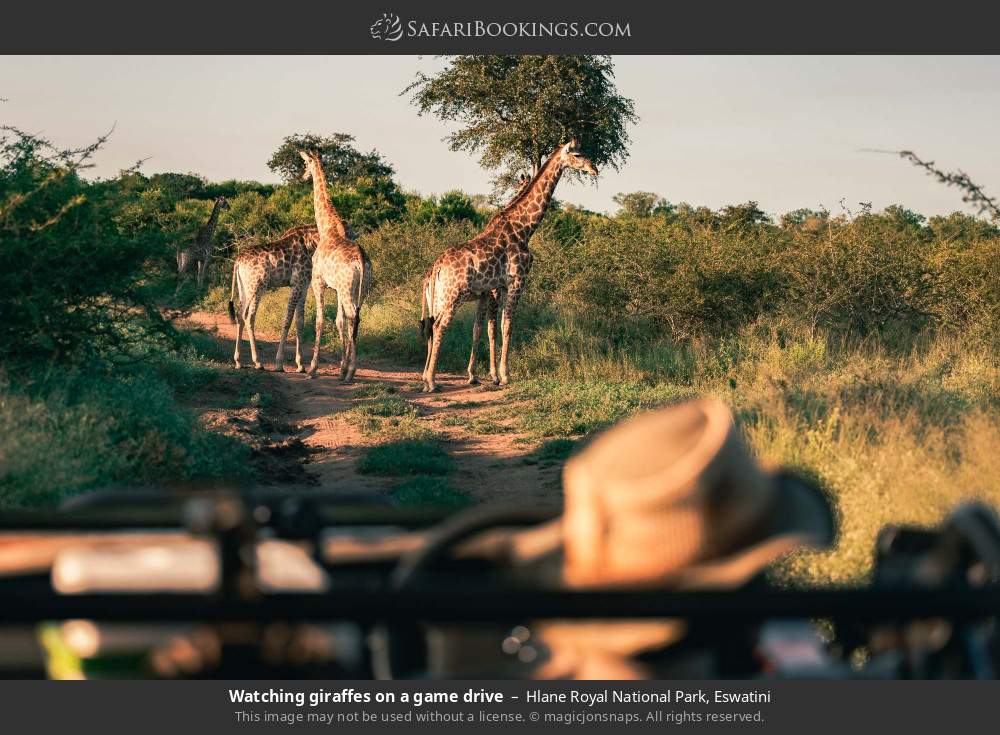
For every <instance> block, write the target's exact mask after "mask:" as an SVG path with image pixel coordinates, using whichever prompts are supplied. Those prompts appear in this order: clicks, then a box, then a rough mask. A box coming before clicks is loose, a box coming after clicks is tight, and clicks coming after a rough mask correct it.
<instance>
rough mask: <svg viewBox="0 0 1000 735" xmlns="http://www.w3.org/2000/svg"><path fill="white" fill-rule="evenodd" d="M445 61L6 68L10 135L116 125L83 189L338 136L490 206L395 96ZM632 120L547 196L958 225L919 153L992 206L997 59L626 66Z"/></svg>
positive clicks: (84, 60) (261, 163) (4, 108)
mask: <svg viewBox="0 0 1000 735" xmlns="http://www.w3.org/2000/svg"><path fill="white" fill-rule="evenodd" d="M444 63H445V62H444V61H442V60H441V59H438V58H434V57H405V56H359V57H350V56H320V57H310V56H290V57H281V56H160V57H156V56H136V57H127V56H110V57H102V56H82V57H73V56H47V57H37V56H36V57H32V56H8V57H2V56H0V98H6V100H7V101H6V102H2V103H0V122H2V123H7V124H13V125H16V126H18V127H20V128H23V129H26V130H29V131H31V132H35V133H43V134H45V135H46V136H47V137H48V138H50V139H51V140H53V141H54V142H55V143H57V144H59V145H62V146H66V147H72V146H80V145H85V144H87V143H90V142H92V141H93V140H94V139H95V138H96V137H97V136H98V135H100V134H102V133H104V132H106V131H107V130H109V129H110V128H111V127H112V126H114V128H115V129H114V134H113V135H112V137H111V139H110V140H109V141H108V143H107V145H106V147H105V148H104V149H103V150H102V151H101V152H100V153H99V154H98V157H97V166H96V167H95V168H94V169H92V170H91V172H90V175H92V176H113V175H114V174H116V173H117V172H118V171H119V170H120V169H122V168H125V167H128V166H131V165H132V164H134V163H135V162H136V161H137V160H139V159H143V158H148V159H149V160H148V161H146V163H145V164H144V165H143V168H142V170H143V171H144V172H146V173H147V174H148V173H156V172H160V171H178V172H194V173H198V174H201V175H203V176H205V177H207V178H209V179H211V180H221V179H231V178H237V179H256V180H259V181H276V180H277V179H276V177H275V175H274V174H272V173H271V172H270V171H269V170H268V168H267V160H268V158H269V157H270V155H271V153H272V152H273V151H274V150H275V149H276V148H277V147H278V145H280V143H281V140H282V139H283V138H284V137H285V136H286V135H289V134H292V133H301V132H314V133H320V134H329V133H333V132H346V133H350V134H352V135H354V136H355V137H356V138H357V145H358V147H359V148H360V149H362V150H365V151H367V150H371V149H372V148H375V149H377V150H378V151H379V152H380V153H381V154H382V155H383V156H384V157H385V158H386V159H387V160H388V161H389V162H390V163H391V164H392V165H393V166H394V167H395V169H396V172H397V177H398V179H399V182H400V184H401V186H402V187H403V188H404V189H405V190H407V191H419V192H421V193H424V194H429V193H441V192H444V191H447V190H449V189H455V188H459V189H463V190H465V191H467V192H470V193H486V192H488V191H489V189H490V185H489V179H490V174H489V172H487V171H484V170H483V169H481V168H480V167H479V165H478V163H477V159H476V157H475V156H473V155H469V154H467V153H460V152H459V153H454V152H451V151H450V150H448V146H447V143H445V142H444V140H443V138H444V136H446V135H447V134H448V133H449V132H450V131H451V130H453V129H454V128H453V127H450V125H449V124H446V123H442V122H441V121H439V120H438V119H436V118H434V117H433V116H423V117H420V116H418V115H417V112H416V108H414V107H413V106H412V104H411V103H410V101H409V99H408V97H406V96H401V94H400V92H401V91H402V90H403V88H404V87H405V86H406V85H407V84H408V83H409V82H410V81H412V79H413V78H414V75H415V73H416V72H417V71H424V72H426V73H433V72H434V71H435V70H437V69H439V68H441V66H442V65H443V64H444ZM614 63H615V79H616V84H617V86H618V89H619V91H620V92H621V94H623V95H625V96H627V97H629V98H631V99H633V100H634V101H635V107H636V112H637V113H638V115H639V118H640V119H639V122H638V123H637V124H636V125H635V126H634V127H632V128H631V129H630V131H629V132H630V135H631V138H632V143H631V147H630V154H629V158H628V160H627V161H626V163H625V165H624V166H623V167H622V169H621V170H620V171H617V172H616V171H614V170H611V169H607V170H605V171H602V173H601V176H600V178H599V180H598V181H597V182H596V184H572V183H569V182H565V183H562V184H560V188H559V190H558V191H557V193H556V196H557V197H558V198H560V199H562V200H564V201H568V202H572V203H575V204H578V205H581V206H584V207H587V208H589V209H593V210H596V211H608V212H613V211H614V210H615V209H616V206H615V205H614V203H613V202H612V197H613V196H614V195H615V194H616V193H618V192H629V191H638V190H642V191H653V192H656V193H658V194H660V195H661V196H663V197H665V198H666V199H668V200H669V201H672V202H689V203H691V204H695V205H707V206H710V207H713V208H717V207H721V206H724V205H727V204H735V203H741V202H746V201H749V200H754V201H757V202H758V203H759V205H760V206H761V208H762V209H764V210H765V211H767V212H769V213H771V214H774V215H777V214H780V213H783V212H787V211H790V210H793V209H797V208H799V207H810V208H819V207H826V208H827V209H829V210H830V211H833V212H835V213H837V212H840V211H841V204H840V202H841V201H842V200H843V202H844V204H845V205H846V206H847V207H848V208H849V209H857V204H858V203H859V202H871V203H872V204H873V205H874V207H875V208H876V209H881V208H883V207H885V206H887V205H889V204H903V205H904V206H907V207H909V208H910V209H913V210H916V211H918V212H921V213H923V214H926V215H933V214H945V213H948V212H951V211H955V210H963V211H967V208H966V207H965V205H964V204H963V203H962V201H961V198H960V196H959V194H958V192H956V191H954V190H952V189H947V188H945V187H943V186H941V185H940V184H938V183H936V182H934V181H933V180H932V179H931V178H929V177H927V176H926V175H924V174H923V172H921V171H920V170H918V169H916V168H914V167H913V166H911V165H910V164H908V163H906V162H904V161H902V160H900V159H899V158H897V157H895V156H892V155H886V154H878V153H870V152H865V151H864V150H863V149H892V150H899V149H910V150H913V151H915V152H917V153H918V154H919V155H921V156H922V157H924V158H926V159H931V160H934V161H936V162H937V163H938V164H939V165H940V166H941V167H943V168H945V169H948V170H952V169H962V170H964V171H966V172H967V173H969V174H970V175H971V176H972V178H973V180H974V181H976V182H977V183H980V184H981V185H983V186H984V187H985V188H986V190H987V192H988V193H992V194H1000V146H997V145H996V143H995V138H994V136H995V125H996V120H998V119H1000V57H971V56H938V57H934V56H917V57H906V56H885V57H874V56H618V57H615V58H614Z"/></svg>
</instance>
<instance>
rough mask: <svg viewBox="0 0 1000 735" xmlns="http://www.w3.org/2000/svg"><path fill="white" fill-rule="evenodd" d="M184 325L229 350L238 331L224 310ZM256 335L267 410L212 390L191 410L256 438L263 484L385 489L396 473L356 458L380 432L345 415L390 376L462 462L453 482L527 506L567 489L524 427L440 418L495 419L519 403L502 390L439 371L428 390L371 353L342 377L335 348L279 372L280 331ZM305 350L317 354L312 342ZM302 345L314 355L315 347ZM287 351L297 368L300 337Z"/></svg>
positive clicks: (234, 385) (414, 375)
mask: <svg viewBox="0 0 1000 735" xmlns="http://www.w3.org/2000/svg"><path fill="white" fill-rule="evenodd" d="M179 325H180V326H182V327H183V328H186V329H193V330H201V331H204V332H206V333H207V334H210V335H212V336H213V337H214V338H216V339H217V341H218V342H219V343H220V344H219V355H231V354H232V349H233V340H234V339H235V333H236V329H235V326H234V325H233V324H231V323H230V322H229V320H228V319H227V318H226V317H224V316H221V315H218V314H212V313H208V312H193V313H190V314H187V315H186V316H185V317H184V318H183V319H181V320H179ZM257 336H258V340H257V344H258V349H259V350H260V355H261V359H262V361H263V363H264V365H265V367H266V368H268V369H269V371H267V372H264V373H263V374H262V375H261V380H262V381H263V387H264V390H265V391H266V392H267V394H268V397H269V400H268V401H267V404H266V409H264V410H260V409H255V408H252V407H246V406H238V407H236V408H232V409H229V408H219V407H218V401H213V400H205V399H206V398H209V397H207V396H202V397H201V399H200V400H199V398H197V397H196V398H195V400H194V407H195V408H196V409H197V410H199V411H200V413H201V414H202V417H203V420H204V421H205V423H206V424H207V425H209V426H212V427H213V428H218V429H220V430H228V431H230V432H236V433H239V432H243V433H244V434H246V435H247V436H251V439H250V441H251V444H252V445H254V444H255V443H256V444H257V445H259V447H258V448H259V450H260V451H257V452H255V455H256V456H257V459H256V460H255V461H256V462H257V463H258V474H259V475H261V476H262V482H263V483H266V484H268V485H272V486H279V487H284V488H287V489H296V488H306V487H308V488H311V489H314V490H315V489H316V488H317V487H319V488H323V489H325V490H328V491H330V492H338V491H352V492H356V491H362V492H371V493H376V494H379V493H383V492H384V491H385V489H386V488H387V487H388V486H389V485H390V484H392V482H393V480H392V479H389V478H381V477H374V476H370V475H362V474H358V472H357V471H356V464H357V460H358V457H359V456H360V455H361V453H362V452H363V451H364V449H365V447H368V446H371V445H372V444H375V443H377V442H378V441H379V439H378V437H377V436H369V435H366V434H365V433H363V432H362V430H361V429H360V428H359V427H358V426H357V425H356V422H352V421H350V420H348V419H347V418H346V417H345V416H343V412H344V411H347V410H349V409H351V408H352V407H353V406H354V405H355V404H356V402H357V401H358V400H359V398H358V396H357V395H356V391H357V390H358V389H359V388H360V387H361V386H363V385H365V384H371V383H385V384H388V385H391V386H392V387H393V388H395V389H396V391H397V395H398V396H399V397H400V398H403V399H405V400H407V401H409V402H410V403H411V404H412V405H414V406H415V407H416V408H417V410H418V411H419V412H420V418H419V419H418V420H419V421H420V422H421V423H422V424H424V425H426V426H427V428H430V429H432V430H433V431H434V432H435V434H436V435H437V436H438V437H439V438H440V440H441V441H442V443H443V446H444V447H445V449H446V450H447V451H448V452H449V454H451V455H452V457H454V459H455V461H456V464H457V471H456V472H455V474H454V475H453V477H452V482H453V484H454V485H455V486H456V487H458V488H461V489H464V490H465V491H466V492H468V493H469V495H470V496H471V497H472V498H473V499H474V500H476V501H478V502H502V501H515V502H528V503H531V502H553V501H555V500H557V499H558V497H559V495H560V493H561V490H560V489H559V484H558V473H559V470H558V468H556V467H544V466H540V465H538V464H535V463H532V462H531V460H530V455H531V453H532V451H533V450H534V448H535V447H536V446H537V442H535V441H532V440H530V439H529V438H528V437H526V436H524V435H523V434H518V433H506V432H505V433H487V434H478V433H475V432H473V431H470V430H469V429H468V428H466V426H456V425H452V424H453V423H454V421H452V422H450V423H447V422H445V421H444V419H445V418H447V417H461V418H463V419H469V420H475V419H477V418H479V417H481V416H486V415H487V414H489V415H491V420H492V422H493V423H494V425H495V424H496V413H497V411H498V410H500V411H502V410H503V409H504V407H509V408H510V409H512V410H514V409H515V408H516V407H514V406H510V402H509V401H508V400H507V398H506V393H505V392H504V391H503V390H496V389H494V388H493V387H492V386H488V387H483V386H468V385H466V384H465V376H464V375H463V376H458V375H454V374H441V375H440V376H439V383H440V384H441V392H440V393H434V394H427V393H422V392H421V391H420V382H419V367H412V368H406V367H400V366H398V365H392V364H389V363H387V362H385V361H377V360H372V359H370V358H368V357H366V356H365V355H364V354H363V353H362V352H360V351H359V354H358V371H357V374H356V376H355V381H354V383H353V384H350V385H344V384H343V383H340V382H339V381H338V380H337V373H338V365H337V360H338V359H339V354H335V353H331V352H330V350H324V351H323V352H322V353H321V362H320V367H319V371H318V373H317V375H316V377H315V378H313V379H310V378H309V377H307V376H306V375H304V374H301V373H294V372H286V373H283V374H278V373H275V372H270V369H272V368H273V366H274V354H275V351H276V349H277V341H276V335H272V334H262V333H258V335H257ZM308 348H309V350H310V351H311V349H312V345H311V344H309V345H308ZM303 352H304V354H305V359H306V360H307V361H308V357H309V355H310V354H311V352H307V350H303ZM243 353H244V357H245V361H246V360H248V354H249V345H248V344H246V343H245V342H244V345H243ZM286 355H287V357H288V364H286V366H285V369H286V370H289V369H294V342H292V344H291V345H289V346H286ZM229 364H230V365H231V364H232V363H231V362H230V363H229ZM247 369H248V368H243V370H247ZM238 384H239V374H238V373H237V371H236V370H235V369H234V370H233V371H232V378H229V379H223V381H221V385H215V386H214V387H213V390H216V391H219V390H221V391H226V390H231V391H233V392H236V391H238ZM465 423H467V422H465ZM251 424H253V430H252V431H251V430H250V428H249V427H250V425H251ZM526 460H527V461H526Z"/></svg>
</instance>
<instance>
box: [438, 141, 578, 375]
mask: <svg viewBox="0 0 1000 735" xmlns="http://www.w3.org/2000/svg"><path fill="white" fill-rule="evenodd" d="M567 167H568V168H574V169H577V170H579V171H585V172H587V173H589V174H590V175H591V176H596V175H597V169H596V168H595V167H594V164H592V163H591V162H590V161H589V160H587V158H585V157H584V156H583V154H582V153H581V152H580V149H579V144H578V143H577V141H576V140H571V141H570V142H569V143H567V144H566V145H563V146H560V147H559V148H557V149H556V150H555V152H554V153H553V154H552V155H551V156H550V157H549V159H548V160H547V161H546V162H545V164H544V165H543V166H542V168H541V169H540V170H539V172H538V173H537V174H536V175H535V176H534V177H533V178H532V179H531V181H530V182H529V183H528V184H527V185H523V186H522V187H521V190H520V191H519V193H518V194H517V195H515V196H514V198H513V199H512V200H511V201H510V203H508V204H507V206H506V207H504V209H503V210H501V211H500V212H498V213H497V214H496V216H494V217H493V219H491V220H490V221H489V222H488V223H487V225H486V227H485V228H484V229H483V231H482V232H481V233H480V234H479V235H476V237H474V238H472V239H471V240H469V241H468V242H466V243H463V244H461V245H454V246H452V247H450V248H448V249H447V250H445V251H444V252H443V253H442V254H441V255H439V256H438V258H437V260H435V261H434V265H433V266H431V269H430V272H429V273H428V274H427V276H426V277H425V278H424V286H423V289H422V291H423V292H422V294H421V319H420V333H421V335H423V337H424V338H425V339H426V340H427V360H426V362H425V363H424V372H423V380H424V390H425V391H435V390H437V389H438V386H437V384H436V383H435V382H434V372H435V368H436V366H437V359H438V353H439V351H440V350H441V335H442V334H443V333H444V330H445V329H447V328H448V324H449V323H450V322H451V320H452V317H454V315H455V310H456V309H457V308H458V307H459V306H460V305H461V304H462V303H463V302H465V301H471V300H473V299H478V301H479V305H478V307H477V310H476V320H475V322H474V323H473V327H472V344H473V349H472V355H471V356H470V358H469V368H468V376H469V379H468V382H469V384H475V383H476V375H475V368H476V350H475V346H476V344H477V343H478V341H479V338H480V335H481V333H482V320H483V317H484V316H486V315H487V312H489V314H488V317H489V318H488V320H487V333H488V339H489V343H490V377H491V378H492V379H493V382H494V383H497V384H499V385H506V384H507V383H508V382H509V380H510V378H509V373H508V357H509V353H510V330H511V326H512V324H513V321H514V313H515V311H516V310H517V302H518V300H519V299H520V297H521V293H522V292H523V291H524V287H525V285H526V282H527V277H528V272H529V271H530V270H531V260H532V256H531V252H530V251H529V250H528V240H529V239H530V238H531V235H532V233H534V231H535V228H537V227H538V224H539V223H540V222H541V221H542V217H543V216H544V215H545V210H546V208H547V207H548V205H549V202H550V201H551V200H552V194H553V192H554V191H555V188H556V184H558V183H559V178H560V177H561V176H562V172H563V171H564V170H565V169H566V168H567ZM501 304H502V305H503V312H502V322H501V325H500V336H501V341H502V343H501V347H500V369H499V371H498V370H497V365H496V354H495V341H496V340H495V334H494V330H495V322H496V312H497V310H498V309H499V308H500V305H501Z"/></svg>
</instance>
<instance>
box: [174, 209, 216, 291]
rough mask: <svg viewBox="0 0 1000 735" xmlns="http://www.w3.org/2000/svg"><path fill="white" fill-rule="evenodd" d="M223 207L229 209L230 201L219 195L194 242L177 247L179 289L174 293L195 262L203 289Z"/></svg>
mask: <svg viewBox="0 0 1000 735" xmlns="http://www.w3.org/2000/svg"><path fill="white" fill-rule="evenodd" d="M223 209H229V201H228V200H227V199H226V198H225V197H222V196H220V197H217V198H216V200H215V203H214V204H213V205H212V214H211V215H210V216H209V218H208V222H206V223H205V226H204V227H202V228H201V229H199V230H198V234H197V235H195V238H194V242H192V243H191V244H190V245H188V246H187V247H186V248H184V249H183V250H182V249H181V248H179V247H178V248H177V289H176V290H175V291H174V295H175V296H176V295H177V292H179V291H180V289H181V276H182V275H184V274H185V273H187V271H188V270H189V269H190V268H191V264H192V263H194V264H195V267H196V268H197V276H196V278H197V284H198V288H199V289H201V286H202V284H203V283H204V281H205V272H206V271H207V270H208V261H209V260H211V258H212V250H213V247H212V237H213V236H214V235H215V226H216V225H217V224H218V223H219V214H220V212H221V211H222V210H223Z"/></svg>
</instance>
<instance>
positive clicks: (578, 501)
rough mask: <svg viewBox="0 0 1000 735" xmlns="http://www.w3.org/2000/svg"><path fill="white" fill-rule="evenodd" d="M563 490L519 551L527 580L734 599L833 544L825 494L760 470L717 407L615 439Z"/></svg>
mask: <svg viewBox="0 0 1000 735" xmlns="http://www.w3.org/2000/svg"><path fill="white" fill-rule="evenodd" d="M563 484H564V488H565V508H564V512H563V516H562V518H561V519H560V520H559V521H556V522H553V523H552V524H548V525H546V526H542V527H538V528H536V529H533V530H530V531H525V532H522V533H520V534H517V538H516V539H512V541H514V544H513V546H514V549H513V551H514V554H513V555H514V556H515V557H519V561H520V562H521V563H522V564H524V565H525V566H522V569H523V570H524V571H526V572H529V573H534V574H541V575H542V576H544V577H547V578H549V579H550V580H551V581H555V582H557V583H558V584H560V585H563V586H568V587H574V588H581V587H615V586H630V587H636V586H643V587H660V586H669V587H671V588H678V589H681V588H711V587H719V588H725V587H734V586H739V585H741V584H743V583H744V582H746V581H748V580H749V579H750V578H752V577H753V576H755V575H756V574H758V573H759V572H760V571H761V570H762V569H763V568H764V567H766V566H767V565H768V564H769V563H771V562H772V561H774V560H776V559H777V558H778V557H780V556H782V555H784V554H785V553H787V552H789V551H791V550H792V549H794V548H796V547H800V546H811V547H825V546H829V545H830V544H831V543H832V542H833V539H834V536H835V524H834V518H833V513H832V511H831V509H830V505H829V503H828V501H827V499H826V497H825V496H824V494H823V493H822V491H821V490H820V489H819V488H817V487H815V486H813V485H812V484H810V483H808V482H806V481H804V480H802V479H800V478H798V477H795V476H793V475H792V474H789V473H786V472H771V471H766V470H764V469H762V468H761V467H760V466H759V465H758V464H757V463H756V462H755V461H754V459H753V457H751V455H750V452H749V450H748V448H747V446H746V444H745V443H744V441H743V439H742V438H741V436H740V434H739V433H738V432H737V430H736V427H735V426H734V424H733V418H732V415H731V413H730V411H729V409H728V408H727V407H726V406H725V405H724V404H723V403H721V402H720V401H718V400H714V399H698V400H693V401H689V402H686V403H682V404H679V405H675V406H672V407H669V408H664V409H661V410H658V411H653V412H650V413H646V414H643V415H640V416H638V417H635V418H633V419H631V420H628V421H625V422H623V423H621V424H618V425H616V426H614V427H612V428H610V429H608V430H607V431H605V432H603V433H602V434H600V435H598V436H597V437H596V438H595V439H594V440H593V441H592V442H591V443H590V445H589V446H587V447H586V449H584V450H583V451H582V452H580V453H579V454H578V455H576V456H575V457H573V458H572V459H570V461H569V462H568V463H567V464H566V468H565V472H564V476H563ZM532 560H534V563H532ZM529 570H530V571H529ZM553 578H554V579H553Z"/></svg>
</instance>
